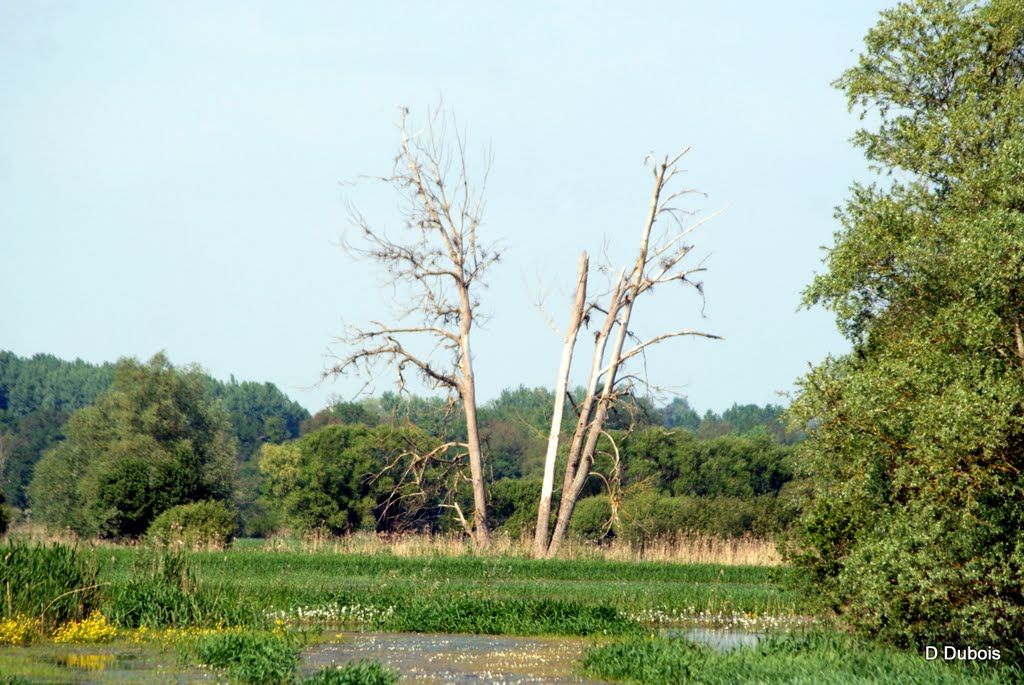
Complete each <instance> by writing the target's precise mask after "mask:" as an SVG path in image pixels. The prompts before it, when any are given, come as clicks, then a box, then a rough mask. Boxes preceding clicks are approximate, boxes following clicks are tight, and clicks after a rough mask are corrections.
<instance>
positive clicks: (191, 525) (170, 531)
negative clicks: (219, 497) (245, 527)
mask: <svg viewBox="0 0 1024 685" xmlns="http://www.w3.org/2000/svg"><path fill="white" fill-rule="evenodd" d="M237 530H238V518H237V517H236V515H235V513H234V512H233V511H231V509H229V508H228V507H227V506H226V505H225V504H224V503H223V502H213V501H206V502H193V503H192V504H179V505H178V506H176V507H171V508H170V509H168V510H167V511H165V512H164V513H162V514H160V515H159V516H157V517H156V519H154V521H153V523H152V524H151V525H150V526H149V530H148V531H147V532H146V537H147V538H148V539H150V540H152V541H153V542H155V543H156V544H158V545H165V546H166V545H175V544H182V545H184V546H185V547H187V548H189V549H200V548H207V549H223V548H224V547H227V546H230V545H231V541H232V540H234V537H235V532H236V531H237Z"/></svg>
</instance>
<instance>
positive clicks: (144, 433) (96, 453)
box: [29, 354, 235, 538]
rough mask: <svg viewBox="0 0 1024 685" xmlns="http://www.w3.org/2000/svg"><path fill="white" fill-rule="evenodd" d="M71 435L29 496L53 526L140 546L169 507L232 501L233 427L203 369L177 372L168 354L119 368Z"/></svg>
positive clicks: (50, 456) (44, 463)
mask: <svg viewBox="0 0 1024 685" xmlns="http://www.w3.org/2000/svg"><path fill="white" fill-rule="evenodd" d="M66 433H67V440H65V441H64V442H62V443H60V444H59V445H58V446H57V447H56V448H54V449H53V450H51V451H50V452H48V453H47V454H46V455H45V456H44V457H43V459H42V460H41V461H40V463H39V464H38V466H37V467H36V474H35V477H34V479H33V481H32V485H31V486H30V488H29V491H30V495H31V498H32V503H33V507H34V510H35V512H36V514H37V516H38V517H39V518H40V519H42V520H43V521H45V522H47V523H49V524H51V525H55V526H68V527H70V528H72V529H74V530H76V531H78V532H80V533H85V534H97V535H101V536H105V537H114V538H121V537H132V538H137V537H139V536H141V535H142V534H143V533H145V532H146V529H147V528H148V527H149V524H150V523H152V521H153V519H154V518H156V516H157V515H159V514H160V513H161V512H163V511H165V510H166V509H169V508H171V507H173V506H175V505H178V504H185V503H188V502H196V501H201V500H206V499H225V498H227V497H229V496H230V493H231V480H230V479H231V470H232V462H233V457H234V452H235V442H234V439H233V438H232V437H231V435H230V432H229V430H228V425H227V420H226V418H225V416H224V414H223V413H222V412H220V411H219V410H217V409H216V407H215V406H214V405H213V404H212V402H211V401H210V399H209V397H208V396H207V394H206V392H205V390H204V385H203V377H202V376H201V374H200V373H199V371H198V370H197V369H195V368H189V369H184V370H178V369H176V368H174V367H173V366H171V365H170V363H169V362H168V361H167V359H166V358H165V357H164V356H163V355H162V354H158V355H156V356H155V357H153V359H151V360H150V361H149V362H148V363H147V364H140V363H139V362H137V361H134V360H130V359H126V360H122V361H120V362H118V365H117V368H116V370H115V374H114V384H113V386H112V387H111V389H110V390H108V391H107V392H106V393H104V394H103V395H101V396H100V397H99V398H98V399H97V401H96V404H94V405H92V406H89V407H85V408H84V409H80V410H78V411H77V412H75V413H74V414H73V415H72V417H71V419H70V420H69V421H68V424H67V428H66Z"/></svg>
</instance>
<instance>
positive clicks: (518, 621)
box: [381, 596, 643, 635]
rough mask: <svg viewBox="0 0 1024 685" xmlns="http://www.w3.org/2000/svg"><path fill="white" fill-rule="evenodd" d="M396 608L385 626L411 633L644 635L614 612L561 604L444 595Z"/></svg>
mask: <svg viewBox="0 0 1024 685" xmlns="http://www.w3.org/2000/svg"><path fill="white" fill-rule="evenodd" d="M393 606H394V610H393V611H391V612H390V613H389V614H388V615H387V616H386V617H385V618H384V619H383V620H382V625H381V627H382V628H385V629H386V630H391V631H397V632H405V633H469V634H478V635H629V634H637V633H640V632H642V630H643V629H642V627H641V626H640V624H639V623H637V622H635V621H632V620H630V619H629V618H627V617H626V616H625V615H624V614H623V613H621V612H619V611H618V610H617V609H614V608H613V607H610V606H606V605H596V606H595V605H587V604H581V603H578V602H572V601H564V600H558V599H546V598H545V599H533V598H529V599H488V598H476V597H473V598H450V597H444V596H439V597H432V598H427V599H418V600H417V601H403V602H396V603H395V604H394V605H393Z"/></svg>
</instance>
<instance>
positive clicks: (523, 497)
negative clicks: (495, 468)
mask: <svg viewBox="0 0 1024 685" xmlns="http://www.w3.org/2000/svg"><path fill="white" fill-rule="evenodd" d="M540 484H541V483H540V479H539V478H502V479H501V480H499V481H497V482H495V483H492V484H491V489H490V497H491V501H490V506H491V522H492V523H493V524H494V526H495V528H500V529H501V530H502V531H503V532H505V533H508V534H509V535H511V536H513V537H519V536H520V535H522V534H523V533H524V532H529V531H531V530H533V527H534V525H535V524H536V521H537V501H538V499H539V498H540Z"/></svg>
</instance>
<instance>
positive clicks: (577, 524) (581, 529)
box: [569, 495, 614, 542]
mask: <svg viewBox="0 0 1024 685" xmlns="http://www.w3.org/2000/svg"><path fill="white" fill-rule="evenodd" d="M612 523H613V522H612V504H611V499H610V498H609V497H608V495H593V496H592V497H584V498H583V499H581V500H580V501H579V502H578V503H577V504H576V511H575V512H573V517H572V522H571V523H570V524H569V532H571V533H572V534H573V536H574V537H576V538H579V539H581V540H586V541H587V542H601V541H602V540H606V539H608V538H610V537H613V535H614V533H613V530H612V529H613V526H612Z"/></svg>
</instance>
